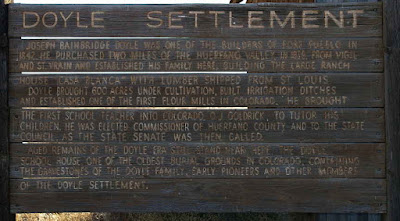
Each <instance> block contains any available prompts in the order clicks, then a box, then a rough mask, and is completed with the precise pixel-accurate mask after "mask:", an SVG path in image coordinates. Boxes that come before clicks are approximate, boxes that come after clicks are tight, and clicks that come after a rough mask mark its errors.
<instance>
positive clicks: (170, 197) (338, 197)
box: [11, 179, 386, 213]
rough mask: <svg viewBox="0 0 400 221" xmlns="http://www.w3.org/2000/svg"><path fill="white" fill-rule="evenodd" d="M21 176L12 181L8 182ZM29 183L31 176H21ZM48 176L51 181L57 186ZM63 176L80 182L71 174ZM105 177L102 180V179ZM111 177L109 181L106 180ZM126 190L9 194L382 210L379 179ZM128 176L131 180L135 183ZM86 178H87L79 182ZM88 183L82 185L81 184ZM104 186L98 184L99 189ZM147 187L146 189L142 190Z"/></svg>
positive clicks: (100, 204) (86, 201)
mask: <svg viewBox="0 0 400 221" xmlns="http://www.w3.org/2000/svg"><path fill="white" fill-rule="evenodd" d="M21 181H23V180H12V187H13V188H15V187H16V184H20V183H21ZM26 181H27V182H31V181H33V180H26ZM57 181H59V180H52V181H51V186H54V185H57ZM68 181H70V182H73V181H76V182H79V180H76V179H68ZM105 181H106V180H105ZM108 181H110V180H108ZM135 181H139V182H141V181H145V182H146V185H145V186H144V189H143V188H141V189H136V190H132V191H129V192H111V191H109V190H103V191H102V192H64V191H61V192H45V193H16V192H13V193H12V194H11V200H12V205H11V206H12V211H13V212H39V211H43V210H44V209H43V208H44V207H43V206H44V205H47V206H46V207H47V208H51V211H99V212H107V211H112V212H132V211H134V212H154V211H157V212H171V211H172V212H194V211H195V212H374V213H384V212H385V211H386V195H385V194H386V186H385V185H386V182H385V180H382V179H296V180H293V179H279V180H277V179H271V180H268V181H265V180H261V179H212V180H210V179H200V180H199V179H195V180H190V179H161V180H160V179H145V180H142V179H136V180H135ZM135 181H133V182H135ZM82 183H87V180H85V181H82ZM85 186H86V187H85V188H87V185H85ZM104 186H105V185H103V188H104ZM146 187H148V189H146Z"/></svg>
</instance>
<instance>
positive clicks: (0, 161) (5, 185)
mask: <svg viewBox="0 0 400 221" xmlns="http://www.w3.org/2000/svg"><path fill="white" fill-rule="evenodd" d="M7 27H8V8H7V6H6V5H5V4H4V1H3V0H0V124H1V125H2V127H1V128H0V218H1V220H7V221H12V220H15V215H13V214H11V211H10V195H9V194H10V190H9V189H10V186H9V182H10V174H9V163H10V156H9V146H8V123H9V122H8V118H9V112H8V36H7V30H8V28H7Z"/></svg>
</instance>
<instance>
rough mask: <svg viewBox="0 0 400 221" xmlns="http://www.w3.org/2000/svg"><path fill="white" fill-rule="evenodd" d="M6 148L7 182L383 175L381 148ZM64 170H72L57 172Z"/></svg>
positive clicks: (194, 145)
mask: <svg viewBox="0 0 400 221" xmlns="http://www.w3.org/2000/svg"><path fill="white" fill-rule="evenodd" d="M11 148H12V159H11V166H10V167H11V169H10V170H11V177H12V178H39V177H44V178H43V179H46V178H47V177H52V178H54V177H75V178H78V177H79V178H92V179H105V178H110V177H113V178H264V179H265V178H340V177H346V178H384V177H385V145H384V144H316V143H313V144H310V143H304V144H290V143H289V144H284V143H283V144H282V143H280V144H202V143H188V144H185V143H182V144H179V143H168V144H165V143H157V144H137V143H131V144H129V143H125V144H123V145H120V144H103V143H97V144H96V143H93V144H29V145H25V144H13V145H12V147H11ZM147 159H154V162H153V163H149V161H148V160H147ZM93 160H96V161H97V162H96V163H95V164H94V161H93ZM67 169H68V170H70V171H73V172H71V173H65V172H62V171H63V170H67ZM98 170H100V171H101V172H100V174H98V172H99V171H98ZM200 170H201V171H203V170H207V171H208V172H207V173H198V171H200ZM79 171H80V172H79Z"/></svg>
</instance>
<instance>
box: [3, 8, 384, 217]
mask: <svg viewBox="0 0 400 221" xmlns="http://www.w3.org/2000/svg"><path fill="white" fill-rule="evenodd" d="M9 9H10V14H9V16H10V18H9V26H10V27H9V36H10V37H11V39H10V46H9V49H10V50H9V53H10V57H9V65H10V68H9V71H10V77H9V88H10V89H9V105H10V107H11V110H10V118H9V119H10V131H9V138H10V142H11V145H10V150H11V157H10V177H11V180H10V191H11V209H12V211H13V212H41V211H51V212H60V211H103V212H104V211H113V212H116V211H120V212H184V211H188V212H244V211H252V212H317V213H318V212H319V213H322V212H332V213H347V212H352V213H358V212H368V213H385V212H386V211H387V208H388V207H387V197H386V191H387V190H386V146H385V141H386V134H385V123H387V122H385V105H384V103H385V102H384V101H385V95H384V94H385V91H384V88H385V82H384V75H383V72H384V62H383V61H384V56H383V54H384V47H383V40H382V36H383V33H382V16H383V15H382V4H381V3H346V4H305V5H302V4H289V3H284V4H261V5H146V6H134V5H93V6H92V5H82V6H76V5H29V6H28V5H18V4H16V5H11V6H10V8H9ZM20 37H23V38H22V39H21V38H20ZM54 37H56V38H54Z"/></svg>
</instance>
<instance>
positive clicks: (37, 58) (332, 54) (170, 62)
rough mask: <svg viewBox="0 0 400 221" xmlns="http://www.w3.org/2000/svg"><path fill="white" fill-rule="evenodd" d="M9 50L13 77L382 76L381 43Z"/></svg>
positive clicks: (218, 42) (132, 44) (238, 41)
mask: <svg viewBox="0 0 400 221" xmlns="http://www.w3.org/2000/svg"><path fill="white" fill-rule="evenodd" d="M326 37H330V35H326ZM10 45H11V47H10V55H11V56H10V63H11V65H10V67H11V69H10V71H11V72H51V71H57V72H101V71H105V72H115V71H136V72H140V71H142V72H143V71H182V72H185V71H186V72H187V71H249V72H264V73H265V72H352V71H353V72H363V71H364V72H382V71H383V49H382V39H377V38H367V39H360V38H340V39H334V38H315V36H310V38H308V39H303V38H284V39H278V38H271V39H259V38H256V39H251V40H250V39H243V38H232V39H215V38H208V39H204V38H202V39H194V38H173V39H167V40H165V39H164V40H162V39H161V40H160V39H156V40H154V39H151V40H149V39H135V40H133V39H132V40H115V39H114V40H93V39H92V40H13V41H11V44H10Z"/></svg>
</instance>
